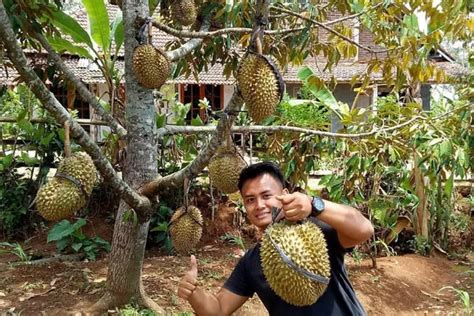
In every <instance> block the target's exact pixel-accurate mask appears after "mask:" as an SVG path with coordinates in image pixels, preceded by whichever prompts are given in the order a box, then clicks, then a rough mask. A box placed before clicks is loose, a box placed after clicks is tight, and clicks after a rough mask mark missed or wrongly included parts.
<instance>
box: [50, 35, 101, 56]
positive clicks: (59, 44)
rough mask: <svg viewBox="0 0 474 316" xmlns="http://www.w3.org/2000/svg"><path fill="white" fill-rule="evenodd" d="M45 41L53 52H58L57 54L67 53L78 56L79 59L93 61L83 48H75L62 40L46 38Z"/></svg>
mask: <svg viewBox="0 0 474 316" xmlns="http://www.w3.org/2000/svg"><path fill="white" fill-rule="evenodd" d="M47 40H48V42H49V44H50V45H51V47H53V49H54V50H55V51H58V52H64V51H67V52H69V53H71V54H73V55H79V56H81V57H86V58H89V59H93V58H92V56H91V54H90V53H89V51H88V50H87V49H85V48H84V47H80V46H76V45H74V44H72V43H71V42H69V41H68V40H66V39H64V38H60V37H48V38H47Z"/></svg>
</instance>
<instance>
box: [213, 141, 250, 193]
mask: <svg viewBox="0 0 474 316" xmlns="http://www.w3.org/2000/svg"><path fill="white" fill-rule="evenodd" d="M246 166H247V163H246V162H245V160H244V159H243V158H242V156H241V155H240V154H239V153H238V152H237V149H236V148H235V147H234V146H231V147H222V148H219V149H218V151H217V153H216V155H214V156H213V157H212V158H211V160H210V161H209V165H208V169H209V179H210V180H211V182H212V185H213V186H215V187H216V188H218V189H219V190H220V191H222V192H223V193H227V194H229V193H234V192H237V191H238V190H239V187H238V183H239V176H240V172H241V171H242V169H244V168H245V167H246Z"/></svg>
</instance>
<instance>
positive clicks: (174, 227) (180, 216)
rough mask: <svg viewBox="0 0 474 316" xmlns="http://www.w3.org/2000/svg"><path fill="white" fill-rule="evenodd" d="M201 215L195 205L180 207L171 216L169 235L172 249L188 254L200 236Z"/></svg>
mask: <svg viewBox="0 0 474 316" xmlns="http://www.w3.org/2000/svg"><path fill="white" fill-rule="evenodd" d="M202 225H203V220H202V215H201V211H200V210H199V209H198V208H197V207H195V206H192V205H190V206H188V208H187V210H186V209H185V207H184V206H183V207H180V208H178V209H177V210H176V212H175V213H174V214H173V216H172V217H171V223H170V235H171V242H172V243H173V247H174V249H175V250H176V251H177V252H178V253H181V254H189V253H190V252H191V251H192V250H193V249H194V248H195V247H196V245H197V244H198V242H199V240H200V239H201V236H202Z"/></svg>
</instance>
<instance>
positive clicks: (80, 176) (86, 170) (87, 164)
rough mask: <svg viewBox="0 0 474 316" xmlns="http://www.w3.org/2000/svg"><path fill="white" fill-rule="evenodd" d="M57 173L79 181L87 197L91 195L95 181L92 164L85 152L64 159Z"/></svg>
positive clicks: (95, 174) (94, 171)
mask: <svg viewBox="0 0 474 316" xmlns="http://www.w3.org/2000/svg"><path fill="white" fill-rule="evenodd" d="M57 173H58V174H64V175H67V176H70V177H73V178H74V179H76V180H77V181H79V182H80V184H81V186H82V188H83V189H84V191H85V193H86V194H87V197H88V196H89V195H90V194H91V193H92V189H93V188H94V185H95V183H96V181H97V171H96V169H95V166H94V162H93V161H92V158H91V157H90V156H89V155H88V154H87V153H85V152H77V153H74V154H72V155H71V156H70V157H66V158H64V159H63V160H62V161H61V162H60V164H59V167H58V170H57Z"/></svg>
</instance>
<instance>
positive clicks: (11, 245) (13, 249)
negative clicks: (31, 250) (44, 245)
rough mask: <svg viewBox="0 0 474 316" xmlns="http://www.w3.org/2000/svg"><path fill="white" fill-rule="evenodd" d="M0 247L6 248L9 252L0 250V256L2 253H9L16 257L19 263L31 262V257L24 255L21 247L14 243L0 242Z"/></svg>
mask: <svg viewBox="0 0 474 316" xmlns="http://www.w3.org/2000/svg"><path fill="white" fill-rule="evenodd" d="M0 247H8V248H10V250H1V249H0V254H2V253H11V254H14V255H15V256H17V257H18V258H19V259H20V261H21V262H28V261H30V260H31V256H30V255H28V254H26V252H25V250H24V249H23V247H22V246H21V245H20V244H19V243H17V242H15V243H8V242H0Z"/></svg>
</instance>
